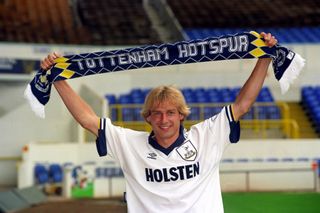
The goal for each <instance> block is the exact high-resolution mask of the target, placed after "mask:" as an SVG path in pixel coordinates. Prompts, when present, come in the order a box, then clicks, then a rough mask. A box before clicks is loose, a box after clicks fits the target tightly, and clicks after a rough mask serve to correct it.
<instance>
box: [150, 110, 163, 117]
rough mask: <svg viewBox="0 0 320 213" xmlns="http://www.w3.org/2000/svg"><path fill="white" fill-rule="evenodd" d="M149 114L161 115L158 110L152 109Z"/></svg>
mask: <svg viewBox="0 0 320 213" xmlns="http://www.w3.org/2000/svg"><path fill="white" fill-rule="evenodd" d="M151 115H153V116H159V115H161V112H159V111H153V112H151Z"/></svg>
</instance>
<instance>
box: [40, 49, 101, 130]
mask: <svg viewBox="0 0 320 213" xmlns="http://www.w3.org/2000/svg"><path fill="white" fill-rule="evenodd" d="M58 57H60V55H59V54H57V53H52V54H50V55H48V56H47V57H46V58H45V59H43V60H42V61H41V65H40V66H41V68H42V69H43V70H48V69H50V68H51V66H52V65H53V64H54V59H56V58H58ZM54 86H55V88H56V90H57V91H58V93H59V95H60V97H61V99H62V100H63V102H64V104H65V105H66V107H67V108H68V110H69V112H70V113H71V114H72V116H73V117H74V119H75V120H76V121H77V122H78V123H79V124H80V125H81V126H82V127H83V128H85V129H87V130H88V131H90V132H92V133H93V134H95V135H96V136H97V135H98V129H99V117H98V116H97V115H96V114H95V112H94V111H93V110H92V109H91V107H90V106H89V105H88V104H87V103H86V102H85V101H84V100H83V99H82V98H81V97H80V96H79V95H78V94H77V93H76V92H75V91H74V90H73V89H72V88H71V87H70V85H69V84H68V83H67V82H66V81H56V82H55V83H54Z"/></svg>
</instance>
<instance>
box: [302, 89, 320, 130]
mask: <svg viewBox="0 0 320 213" xmlns="http://www.w3.org/2000/svg"><path fill="white" fill-rule="evenodd" d="M301 103H302V105H303V107H304V108H305V111H306V113H307V115H308V117H309V119H310V120H311V122H312V123H313V127H314V128H315V130H316V132H317V134H318V135H319V136H320V86H304V87H303V88H302V89H301Z"/></svg>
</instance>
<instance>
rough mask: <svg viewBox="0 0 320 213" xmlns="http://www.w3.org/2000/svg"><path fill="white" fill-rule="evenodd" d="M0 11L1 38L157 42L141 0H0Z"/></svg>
mask: <svg viewBox="0 0 320 213" xmlns="http://www.w3.org/2000/svg"><path fill="white" fill-rule="evenodd" d="M0 12H1V15H0V40H1V41H9V42H27V43H54V44H91V45H130V44H148V43H159V42H160V39H159V36H158V35H157V33H156V31H155V30H154V29H153V28H152V26H151V22H150V20H149V18H148V16H147V14H146V13H145V11H144V9H143V1H142V0H110V1H101V0H92V1H84V0H77V1H68V0H57V1H41V0H28V1H19V0H7V1H1V2H0ZM79 35H81V36H79Z"/></svg>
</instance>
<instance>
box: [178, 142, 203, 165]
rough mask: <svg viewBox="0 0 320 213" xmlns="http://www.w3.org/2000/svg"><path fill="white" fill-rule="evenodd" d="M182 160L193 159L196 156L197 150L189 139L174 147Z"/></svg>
mask: <svg viewBox="0 0 320 213" xmlns="http://www.w3.org/2000/svg"><path fill="white" fill-rule="evenodd" d="M176 150H177V152H178V153H179V155H180V156H181V158H182V159H183V160H186V161H194V160H195V159H196V157H197V153H198V152H197V150H196V148H195V147H194V145H193V144H192V143H191V141H189V140H188V141H186V142H185V143H183V144H182V145H181V146H180V147H179V148H177V149H176Z"/></svg>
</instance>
